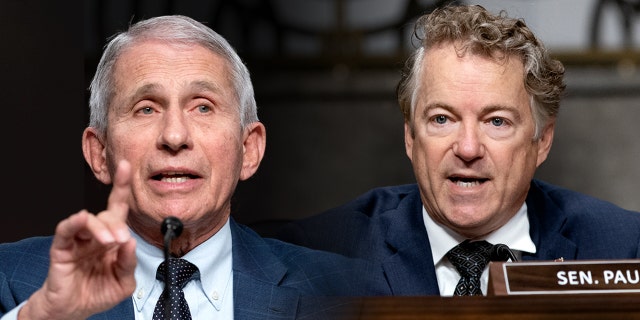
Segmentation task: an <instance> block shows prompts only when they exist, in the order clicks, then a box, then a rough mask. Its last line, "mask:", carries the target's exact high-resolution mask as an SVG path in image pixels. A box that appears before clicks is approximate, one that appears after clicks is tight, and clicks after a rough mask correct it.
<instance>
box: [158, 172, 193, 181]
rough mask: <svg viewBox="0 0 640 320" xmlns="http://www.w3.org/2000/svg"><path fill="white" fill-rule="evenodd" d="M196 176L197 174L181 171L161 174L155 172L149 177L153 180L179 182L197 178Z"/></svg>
mask: <svg viewBox="0 0 640 320" xmlns="http://www.w3.org/2000/svg"><path fill="white" fill-rule="evenodd" d="M197 178H198V176H196V175H193V174H189V173H183V172H170V173H162V174H157V175H154V176H152V177H151V179H153V180H157V181H162V182H168V183H181V182H186V181H187V180H189V179H197Z"/></svg>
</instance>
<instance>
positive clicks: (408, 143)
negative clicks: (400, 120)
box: [404, 121, 413, 161]
mask: <svg viewBox="0 0 640 320" xmlns="http://www.w3.org/2000/svg"><path fill="white" fill-rule="evenodd" d="M404 149H405V151H406V152H407V157H409V160H411V161H413V132H412V130H411V125H410V124H409V122H406V121H405V123H404Z"/></svg>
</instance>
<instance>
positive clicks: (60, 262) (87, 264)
mask: <svg viewBox="0 0 640 320" xmlns="http://www.w3.org/2000/svg"><path fill="white" fill-rule="evenodd" d="M130 181H131V167H130V165H129V163H128V162H126V161H122V162H121V163H120V164H119V165H118V169H117V172H116V175H115V178H114V182H113V188H112V190H111V194H110V195H109V199H108V204H107V209H106V210H104V211H102V212H100V213H99V214H97V215H94V214H91V213H89V212H87V211H86V210H82V211H80V212H78V213H76V214H73V215H71V216H70V217H68V218H67V219H65V220H63V221H61V222H60V223H59V224H58V226H57V227H56V232H55V236H54V239H53V244H52V246H51V251H50V255H51V264H50V266H49V273H48V275H47V279H46V281H45V283H44V284H43V286H42V288H40V289H39V290H38V291H36V292H35V293H34V294H33V295H32V296H31V297H30V298H29V301H28V302H27V304H25V306H24V307H23V308H22V310H20V313H19V315H18V317H19V319H48V320H52V319H86V318H87V317H89V316H90V315H92V314H95V313H98V312H101V311H104V310H107V309H110V308H112V307H113V306H115V305H116V304H118V303H119V302H121V301H122V300H124V299H126V298H127V297H130V296H131V294H132V292H133V290H135V287H136V282H135V278H134V270H135V267H136V255H135V240H134V239H133V238H132V237H131V234H130V233H129V229H128V227H127V224H126V220H127V214H128V210H129V206H128V204H127V203H128V202H127V201H128V198H129V196H130V193H131V191H130Z"/></svg>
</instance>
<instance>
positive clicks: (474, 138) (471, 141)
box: [453, 124, 485, 161]
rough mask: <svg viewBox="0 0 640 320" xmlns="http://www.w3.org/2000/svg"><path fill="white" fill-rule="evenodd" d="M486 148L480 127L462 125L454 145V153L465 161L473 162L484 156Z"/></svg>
mask: <svg viewBox="0 0 640 320" xmlns="http://www.w3.org/2000/svg"><path fill="white" fill-rule="evenodd" d="M484 152H485V147H484V144H483V143H482V139H481V132H480V129H479V127H478V126H476V125H472V124H462V125H461V126H460V128H459V131H458V134H457V136H456V138H455V141H454V143H453V153H454V154H455V155H456V156H457V157H459V158H460V159H463V160H464V161H472V160H474V159H477V158H481V157H483V156H484Z"/></svg>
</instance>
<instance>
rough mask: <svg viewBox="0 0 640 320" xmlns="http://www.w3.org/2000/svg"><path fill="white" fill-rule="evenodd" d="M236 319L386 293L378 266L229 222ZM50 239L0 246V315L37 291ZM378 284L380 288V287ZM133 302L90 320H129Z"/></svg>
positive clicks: (327, 313)
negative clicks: (287, 241)
mask: <svg viewBox="0 0 640 320" xmlns="http://www.w3.org/2000/svg"><path fill="white" fill-rule="evenodd" d="M231 234H232V241H233V249H232V254H233V285H234V287H233V290H234V292H233V298H234V318H235V319H299V318H305V319H334V318H338V317H339V316H344V317H350V313H351V312H357V309H354V310H352V309H350V304H351V303H352V301H351V300H350V299H349V298H347V297H349V296H362V295H388V294H389V289H388V287H387V285H386V283H385V282H384V280H382V272H381V271H380V266H379V265H377V267H376V265H375V264H371V263H368V262H365V261H362V260H355V259H347V258H345V257H343V256H340V255H336V254H333V253H328V252H321V251H314V250H310V249H308V248H304V247H299V246H294V245H291V244H289V243H285V242H282V241H279V240H275V239H267V238H261V237H260V236H258V235H257V234H256V233H254V232H253V231H252V230H250V229H249V228H248V227H246V226H242V225H239V224H237V223H235V222H234V220H233V219H231ZM51 240H52V237H34V238H29V239H25V240H22V241H18V242H14V243H6V244H1V245H0V316H1V315H3V314H4V313H6V312H8V311H9V310H11V309H13V308H14V307H15V306H17V305H18V304H20V303H21V302H23V301H24V300H26V299H27V298H29V296H31V294H32V293H33V292H34V291H36V290H37V289H38V288H40V287H41V285H42V283H43V282H44V280H45V278H46V276H47V271H48V268H49V248H50V246H51ZM379 285H382V286H379ZM133 318H134V315H133V302H132V301H131V299H125V300H124V301H122V302H121V303H120V304H118V305H117V306H116V307H114V308H113V309H111V310H108V311H106V312H104V313H101V314H99V315H95V316H93V317H91V318H90V319H105V320H106V319H133Z"/></svg>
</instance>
